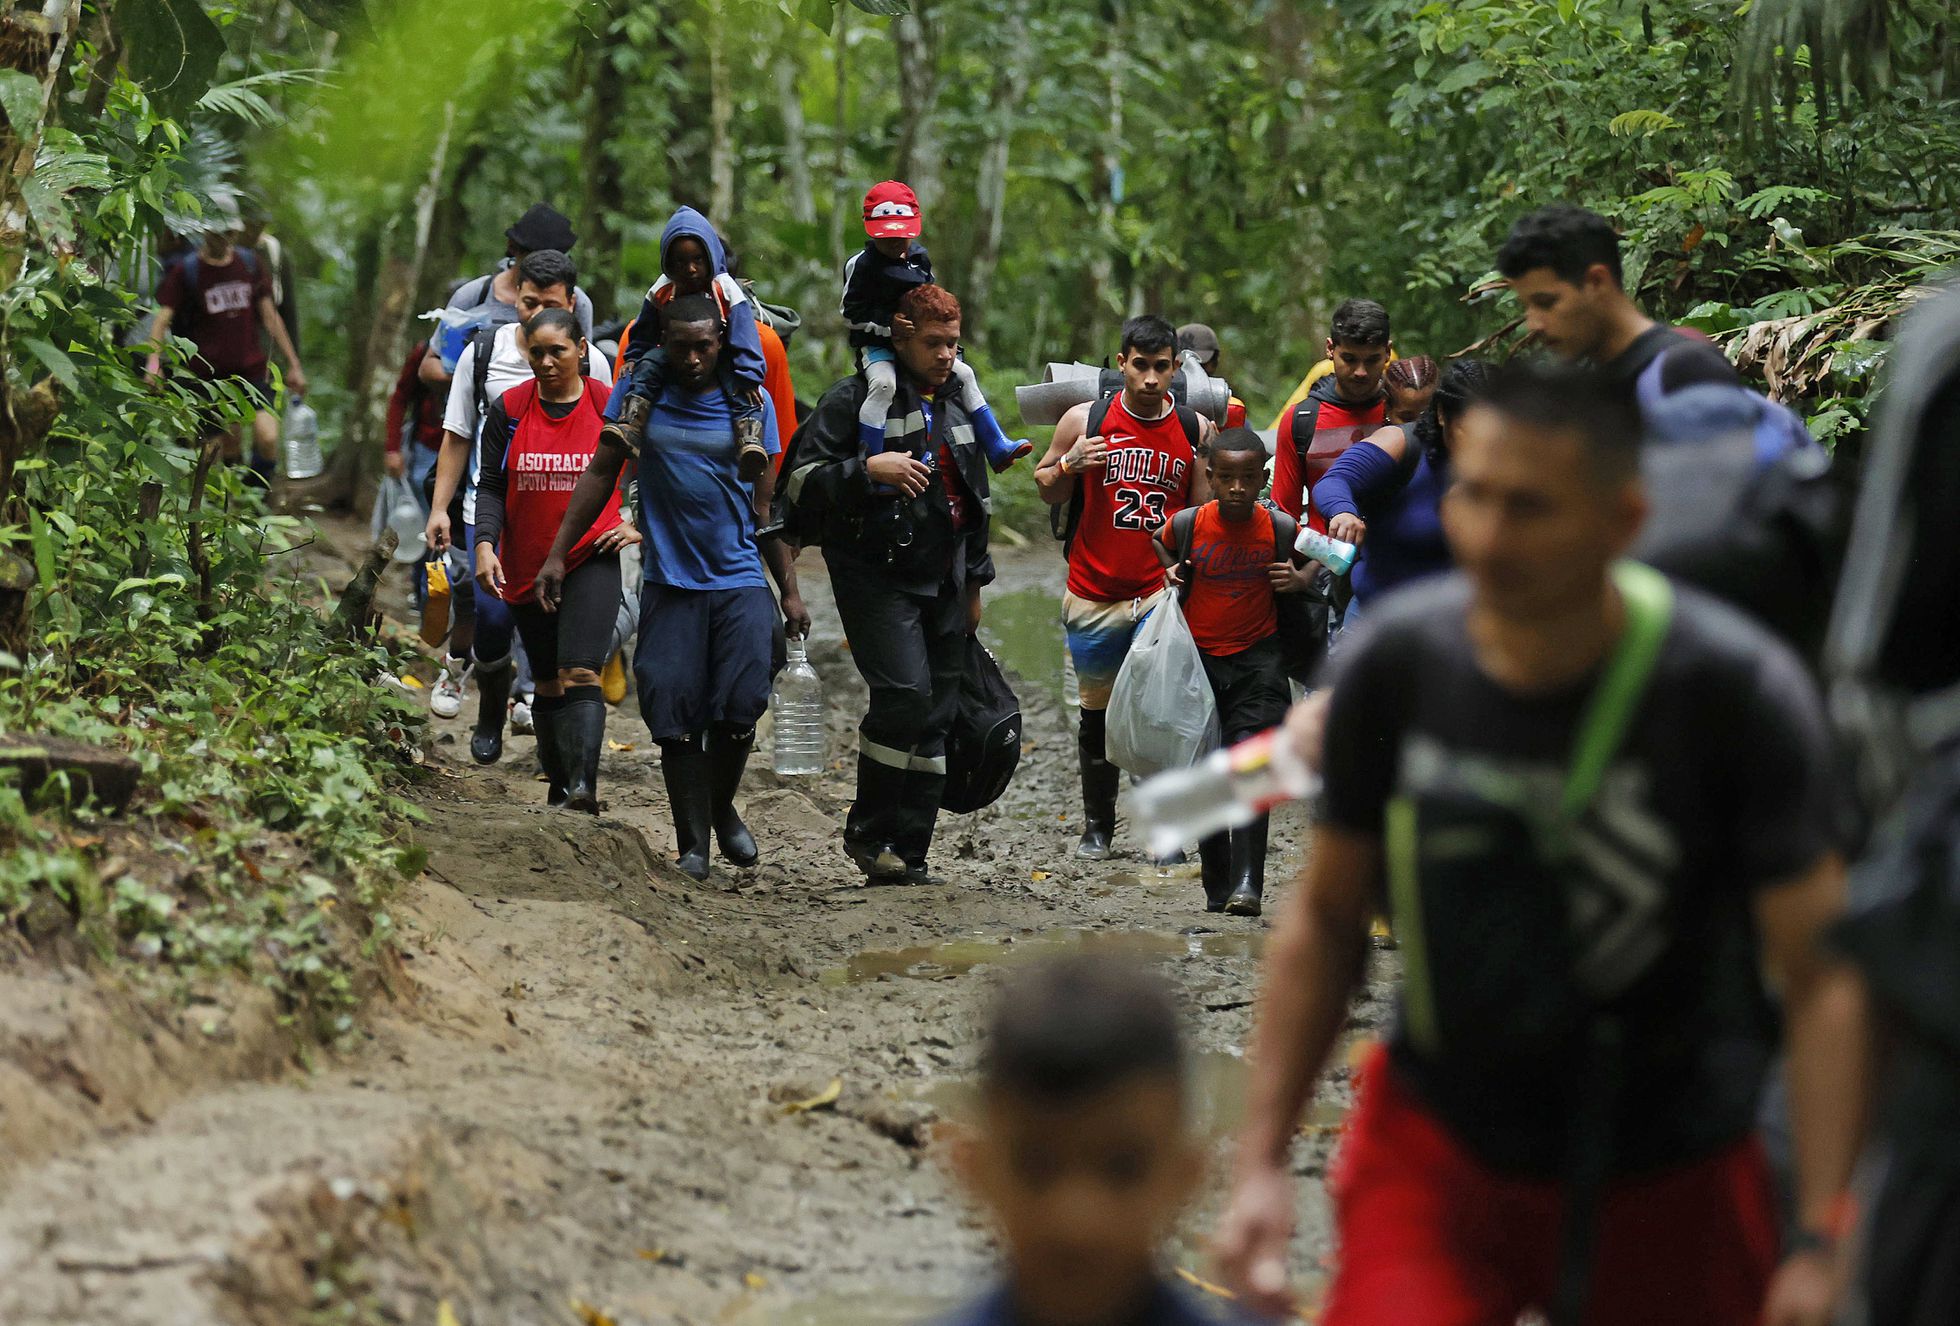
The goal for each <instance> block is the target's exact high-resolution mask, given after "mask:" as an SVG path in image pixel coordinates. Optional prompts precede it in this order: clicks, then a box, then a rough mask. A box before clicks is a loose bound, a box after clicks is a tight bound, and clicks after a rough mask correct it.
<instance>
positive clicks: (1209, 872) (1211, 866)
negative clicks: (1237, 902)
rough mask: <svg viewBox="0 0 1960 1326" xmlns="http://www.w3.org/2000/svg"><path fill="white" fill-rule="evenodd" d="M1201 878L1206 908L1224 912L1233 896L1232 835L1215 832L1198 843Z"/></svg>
mask: <svg viewBox="0 0 1960 1326" xmlns="http://www.w3.org/2000/svg"><path fill="white" fill-rule="evenodd" d="M1198 865H1199V876H1198V877H1199V878H1200V879H1202V880H1203V881H1204V885H1205V910H1206V911H1208V912H1222V911H1224V910H1225V900H1226V899H1227V898H1229V897H1231V896H1232V884H1233V877H1232V835H1231V833H1230V832H1225V833H1214V834H1213V835H1211V837H1209V838H1206V839H1203V840H1201V841H1200V842H1199V843H1198Z"/></svg>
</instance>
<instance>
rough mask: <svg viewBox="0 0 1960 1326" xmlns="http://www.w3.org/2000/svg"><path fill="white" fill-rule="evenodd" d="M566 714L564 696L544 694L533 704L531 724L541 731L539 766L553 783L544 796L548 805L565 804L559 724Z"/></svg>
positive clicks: (539, 736) (563, 766)
mask: <svg viewBox="0 0 1960 1326" xmlns="http://www.w3.org/2000/svg"><path fill="white" fill-rule="evenodd" d="M564 714H565V697H564V696H562V695H540V696H539V697H538V698H537V699H536V700H534V701H532V703H531V721H532V723H534V724H535V725H536V727H537V729H538V767H539V768H540V769H543V770H544V776H545V777H546V778H548V779H550V780H551V786H550V788H549V790H547V791H546V792H545V796H544V803H545V805H547V806H562V805H564V804H565V764H564V761H563V760H562V759H561V758H560V755H559V750H558V724H559V721H560V720H561V719H562V718H563V717H564Z"/></svg>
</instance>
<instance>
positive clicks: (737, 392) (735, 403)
mask: <svg viewBox="0 0 1960 1326" xmlns="http://www.w3.org/2000/svg"><path fill="white" fill-rule="evenodd" d="M715 376H716V377H717V378H718V379H719V380H720V382H721V394H722V395H723V396H725V397H726V398H727V399H728V414H729V417H730V418H731V419H733V420H734V421H735V445H736V447H737V452H736V456H735V473H736V475H737V476H738V477H739V478H740V479H741V480H742V482H743V483H754V482H755V481H756V480H757V479H760V478H761V477H762V472H763V471H764V470H766V469H768V468H769V447H768V445H767V443H766V442H765V441H764V439H763V436H762V430H763V428H764V427H766V426H767V420H765V419H764V418H763V413H762V384H761V383H760V382H746V381H744V380H743V379H741V378H739V377H737V376H735V361H734V357H733V356H731V355H729V354H727V353H725V352H724V353H723V355H722V357H721V360H720V362H719V363H718V364H716V366H715Z"/></svg>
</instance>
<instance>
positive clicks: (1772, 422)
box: [1634, 358, 1846, 657]
mask: <svg viewBox="0 0 1960 1326" xmlns="http://www.w3.org/2000/svg"><path fill="white" fill-rule="evenodd" d="M1659 363H1660V360H1659V359H1658V358H1657V359H1656V360H1655V361H1654V363H1653V364H1652V365H1649V367H1648V368H1647V369H1646V370H1643V371H1642V373H1641V375H1640V378H1639V379H1638V381H1637V384H1636V388H1635V394H1636V398H1637V399H1638V400H1639V403H1640V408H1641V416H1642V420H1643V422H1644V425H1645V434H1646V436H1645V443H1646V444H1645V445H1644V446H1643V447H1642V449H1641V470H1642V472H1643V474H1644V476H1645V478H1646V481H1647V488H1648V492H1649V493H1650V495H1651V497H1652V513H1651V514H1650V516H1649V517H1648V520H1647V523H1646V525H1645V526H1644V527H1643V528H1642V530H1641V534H1640V541H1639V543H1638V544H1637V545H1636V546H1635V550H1634V555H1635V556H1636V557H1638V558H1639V559H1640V560H1641V561H1643V562H1647V563H1649V564H1651V565H1653V566H1656V567H1659V568H1660V569H1661V570H1662V571H1665V572H1667V573H1668V574H1669V575H1673V576H1678V577H1680V578H1681V579H1682V580H1685V581H1687V582H1689V583H1690V584H1693V585H1696V586H1698V587H1700V588H1702V589H1705V590H1707V591H1708V592H1709V593H1711V594H1714V595H1715V596H1717V597H1718V598H1722V599H1725V600H1727V601H1728V602H1730V603H1732V604H1734V605H1735V606H1737V607H1739V608H1741V609H1742V610H1743V611H1745V612H1747V613H1749V614H1750V615H1751V616H1753V617H1755V618H1756V619H1757V620H1758V621H1760V622H1762V623H1763V624H1764V625H1766V626H1768V627H1770V628H1771V629H1772V630H1774V631H1775V632H1776V633H1777V634H1778V635H1780V636H1782V637H1783V638H1784V639H1785V640H1786V641H1788V642H1789V643H1791V644H1792V645H1794V646H1795V647H1796V648H1797V651H1798V652H1799V653H1800V654H1802V655H1804V656H1805V657H1815V655H1816V653H1817V650H1818V648H1819V646H1820V644H1821V642H1822V639H1823V633H1824V623H1825V618H1826V615H1827V613H1828V612H1829V609H1830V593H1829V587H1830V586H1831V585H1832V584H1833V583H1834V581H1835V579H1836V568H1837V565H1838V563H1839V561H1840V559H1841V557H1842V555H1843V548H1844V512H1845V505H1846V503H1845V494H1844V493H1843V491H1842V490H1841V488H1840V485H1839V482H1838V479H1837V477H1836V476H1835V475H1834V474H1833V473H1832V471H1831V464H1830V457H1829V455H1828V454H1827V453H1826V452H1825V451H1824V448H1823V447H1822V446H1820V445H1819V444H1818V443H1817V442H1816V441H1815V440H1813V439H1812V438H1811V436H1810V433H1809V431H1808V430H1807V429H1806V428H1805V427H1804V424H1803V420H1801V419H1800V418H1798V417H1797V415H1796V414H1795V413H1794V412H1792V411H1791V410H1790V409H1789V408H1788V407H1786V406H1783V405H1779V404H1778V403H1776V402H1775V401H1772V400H1770V399H1768V398H1767V397H1765V396H1763V395H1762V394H1760V393H1758V392H1754V391H1751V390H1749V389H1748V388H1747V387H1741V386H1734V385H1729V384H1722V383H1698V384H1696V385H1694V386H1689V387H1683V388H1681V389H1680V390H1678V391H1673V392H1668V393H1665V394H1662V393H1661V392H1660V390H1659V384H1660V373H1659Z"/></svg>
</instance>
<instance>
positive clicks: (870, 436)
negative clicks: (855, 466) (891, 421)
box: [858, 345, 898, 492]
mask: <svg viewBox="0 0 1960 1326" xmlns="http://www.w3.org/2000/svg"><path fill="white" fill-rule="evenodd" d="M864 385H865V393H864V404H863V405H861V406H859V407H858V445H859V446H861V447H863V448H864V458H865V459H866V460H869V459H871V457H873V456H875V455H877V454H878V453H879V452H881V451H883V450H884V449H885V421H886V418H887V417H888V416H889V415H890V414H891V408H892V401H893V399H894V398H896V397H897V395H898V361H897V360H896V359H895V358H893V357H892V352H891V347H890V346H884V345H874V346H871V347H869V348H868V349H866V350H865V352H864ZM878 491H879V492H891V491H892V489H891V487H890V486H889V485H887V484H880V485H878Z"/></svg>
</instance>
